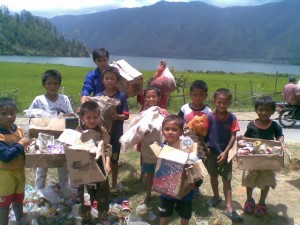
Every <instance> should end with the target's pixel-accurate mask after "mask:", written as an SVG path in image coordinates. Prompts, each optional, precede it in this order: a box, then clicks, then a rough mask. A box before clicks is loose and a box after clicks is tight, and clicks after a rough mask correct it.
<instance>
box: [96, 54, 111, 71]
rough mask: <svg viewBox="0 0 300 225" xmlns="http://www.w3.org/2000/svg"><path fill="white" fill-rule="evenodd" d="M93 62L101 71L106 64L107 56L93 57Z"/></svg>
mask: <svg viewBox="0 0 300 225" xmlns="http://www.w3.org/2000/svg"><path fill="white" fill-rule="evenodd" d="M95 63H96V65H97V67H98V68H99V69H100V71H102V70H103V69H104V68H105V67H107V65H108V58H107V57H103V58H97V59H95Z"/></svg>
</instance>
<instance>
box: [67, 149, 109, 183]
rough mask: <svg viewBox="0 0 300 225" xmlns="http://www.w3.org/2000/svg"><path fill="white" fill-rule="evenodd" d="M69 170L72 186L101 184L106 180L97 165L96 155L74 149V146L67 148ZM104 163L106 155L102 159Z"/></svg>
mask: <svg viewBox="0 0 300 225" xmlns="http://www.w3.org/2000/svg"><path fill="white" fill-rule="evenodd" d="M65 153H66V161H67V169H68V172H69V178H70V181H71V184H72V185H80V184H90V183H95V182H101V181H104V180H105V179H106V175H104V174H103V173H102V171H101V169H100V168H99V166H98V165H97V162H96V160H95V154H90V153H89V152H88V151H85V150H80V149H72V146H66V147H65ZM100 160H103V165H105V163H104V155H102V157H101V158H100Z"/></svg>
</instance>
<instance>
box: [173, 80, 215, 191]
mask: <svg viewBox="0 0 300 225" xmlns="http://www.w3.org/2000/svg"><path fill="white" fill-rule="evenodd" d="M207 92H208V86H207V84H206V82H205V81H203V80H195V81H194V82H192V83H191V85H190V98H191V100H192V102H191V103H187V104H185V105H183V106H182V107H181V109H180V112H179V113H178V115H179V116H180V117H181V118H183V119H184V120H185V122H186V124H188V123H189V122H190V121H191V120H192V119H193V118H194V117H195V116H202V115H203V114H208V113H211V109H210V108H209V107H208V106H206V105H205V104H204V101H205V99H206V98H207ZM184 135H187V136H191V138H192V139H193V141H195V142H196V143H198V157H199V158H201V159H202V160H203V161H205V160H206V158H207V146H206V143H205V142H204V139H203V137H202V136H199V135H196V136H195V138H193V137H192V135H191V134H190V133H185V134H184ZM202 182H203V180H199V181H197V182H196V187H197V188H196V189H195V191H196V194H197V195H198V196H200V195H201V192H200V186H201V184H202Z"/></svg>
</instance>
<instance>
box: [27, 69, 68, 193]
mask: <svg viewBox="0 0 300 225" xmlns="http://www.w3.org/2000/svg"><path fill="white" fill-rule="evenodd" d="M61 82H62V77H61V74H60V72H59V71H57V70H47V71H46V72H45V73H44V74H43V77H42V85H43V87H44V88H45V90H46V94H44V95H39V96H37V97H35V99H34V100H33V102H32V103H31V105H30V107H29V108H30V109H43V110H45V111H48V112H52V111H56V112H57V113H63V114H72V113H73V109H72V107H71V103H70V100H69V98H68V97H67V96H66V95H62V94H58V90H59V88H60V86H61ZM47 172H48V168H37V170H36V180H35V187H36V188H38V189H42V188H45V184H46V178H47ZM57 174H58V181H59V184H60V185H61V187H62V188H64V187H66V186H67V185H68V183H69V177H68V171H67V168H65V167H63V168H58V169H57Z"/></svg>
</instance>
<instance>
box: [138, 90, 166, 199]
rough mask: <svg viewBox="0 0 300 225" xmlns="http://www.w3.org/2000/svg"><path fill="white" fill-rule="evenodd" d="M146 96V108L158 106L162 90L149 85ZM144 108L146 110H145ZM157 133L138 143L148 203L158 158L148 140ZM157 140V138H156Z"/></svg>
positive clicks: (147, 135) (163, 111)
mask: <svg viewBox="0 0 300 225" xmlns="http://www.w3.org/2000/svg"><path fill="white" fill-rule="evenodd" d="M144 97H145V101H146V108H145V110H147V109H148V108H150V107H152V106H158V105H159V102H160V90H159V89H158V88H155V87H148V88H147V89H146V90H145V91H144ZM145 110H144V111H145ZM159 112H160V113H161V114H163V115H165V116H167V115H168V114H169V113H168V111H167V110H166V109H161V108H160V109H159ZM156 136H157V134H156V133H155V132H153V133H150V134H146V135H145V136H144V138H143V140H142V141H141V144H140V145H138V147H139V148H140V150H141V166H142V172H143V173H145V174H146V191H147V194H146V198H145V199H144V202H145V203H147V202H149V201H150V199H151V190H152V185H153V179H154V172H155V167H156V162H157V158H156V156H155V155H154V153H153V152H152V150H151V149H150V144H151V143H148V142H149V141H148V142H147V140H153V139H154V138H157V137H156ZM156 141H157V140H156Z"/></svg>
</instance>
